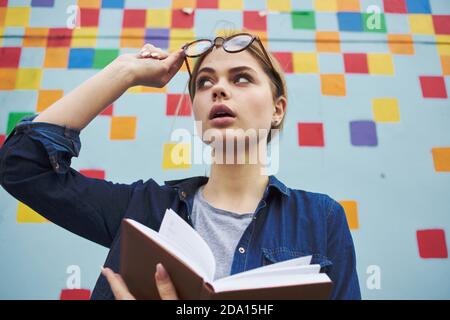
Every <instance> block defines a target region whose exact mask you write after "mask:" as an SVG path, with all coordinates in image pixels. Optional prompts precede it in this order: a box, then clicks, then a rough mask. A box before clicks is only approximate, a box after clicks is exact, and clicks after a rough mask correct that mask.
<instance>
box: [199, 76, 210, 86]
mask: <svg viewBox="0 0 450 320" xmlns="http://www.w3.org/2000/svg"><path fill="white" fill-rule="evenodd" d="M206 81H209V79H208V78H201V79H200V80H198V82H197V87H198V88H202V87H203V86H204V84H205V82H206ZM210 82H211V81H210Z"/></svg>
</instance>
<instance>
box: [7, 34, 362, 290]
mask: <svg viewBox="0 0 450 320" xmlns="http://www.w3.org/2000/svg"><path fill="white" fill-rule="evenodd" d="M186 56H191V57H197V58H198V59H197V62H196V65H195V67H194V69H193V70H192V72H191V70H190V68H189V65H188V70H189V74H190V82H189V93H190V97H191V101H192V107H193V113H194V116H195V120H196V121H198V122H199V123H200V124H201V125H202V126H201V128H202V129H201V132H199V135H200V136H201V137H203V133H205V132H206V131H208V130H213V131H214V132H215V133H218V134H219V135H221V137H223V139H224V141H238V140H239V139H245V141H247V138H246V137H245V136H243V135H242V131H246V130H258V132H261V131H262V132H263V134H262V135H259V136H258V138H257V140H256V144H253V145H251V144H250V143H249V144H248V145H245V148H244V149H242V150H241V149H239V150H237V149H236V148H233V149H234V150H235V151H237V153H238V152H240V153H243V158H244V159H245V161H244V162H243V163H242V162H237V161H232V162H231V163H229V162H226V163H219V162H213V163H212V165H211V173H210V176H209V177H203V176H199V177H191V178H187V179H182V180H174V181H166V182H165V183H164V184H163V185H159V184H158V183H156V182H155V181H154V180H153V179H149V180H147V181H145V182H144V181H143V180H139V181H136V182H134V183H132V184H118V183H112V182H109V181H105V180H99V179H93V178H88V177H85V176H83V175H81V174H80V173H79V172H77V171H76V170H74V169H73V168H71V167H70V161H71V157H73V156H78V154H79V150H80V146H81V144H80V140H79V133H80V130H82V129H83V128H84V127H86V126H87V125H88V124H89V123H90V122H91V120H92V119H93V118H94V117H95V116H97V115H98V114H99V113H100V112H101V111H102V110H103V109H104V108H106V107H107V106H108V105H109V104H111V103H112V102H113V101H115V100H116V99H117V98H119V97H120V96H121V95H122V94H123V93H124V92H125V91H126V90H127V89H128V88H130V87H131V86H135V85H144V86H153V87H158V88H161V87H163V86H165V85H166V84H167V83H168V82H169V81H170V80H171V79H172V77H173V76H174V75H175V74H176V73H177V71H178V70H179V69H180V67H181V66H182V64H183V61H184V60H185V61H186V63H188V61H187V59H186ZM286 106H287V92H286V84H285V79H284V75H283V71H282V70H281V68H280V66H279V64H278V63H277V62H276V59H274V58H273V57H272V55H270V54H269V53H267V51H266V50H265V49H264V46H263V44H262V43H261V41H260V40H259V38H258V37H256V36H252V35H250V34H234V35H232V36H230V37H227V38H221V37H218V38H216V39H215V40H214V41H197V42H195V43H191V44H189V45H187V46H184V47H183V48H182V49H180V50H178V51H176V52H173V53H170V54H169V53H167V52H165V51H163V50H161V49H160V48H157V47H154V46H153V45H151V44H146V45H145V46H144V47H143V48H142V50H141V52H140V53H139V54H123V55H121V56H119V57H118V58H117V59H116V60H115V61H113V62H112V63H111V64H109V65H108V66H107V67H106V68H105V69H103V70H102V71H100V72H99V73H97V74H96V75H95V76H93V77H92V78H90V79H88V80H87V81H86V82H84V83H82V84H81V85H80V86H79V87H77V88H75V89H74V90H73V91H72V92H70V93H69V94H67V95H66V96H64V97H63V98H61V99H60V100H59V101H57V102H55V103H54V104H53V105H52V106H50V107H49V108H47V109H46V110H45V111H43V112H41V113H40V114H38V115H33V116H31V117H26V118H24V119H22V120H21V121H20V122H19V123H18V124H17V125H16V127H15V129H14V130H13V132H12V133H11V134H10V135H9V136H8V138H7V140H6V141H5V143H4V145H3V147H2V149H0V183H1V185H2V186H3V187H4V188H5V190H7V191H8V192H9V193H10V194H11V195H12V196H14V197H15V198H17V199H18V200H20V201H22V202H24V203H25V204H27V205H28V206H30V207H31V208H33V209H34V210H35V211H37V212H38V213H39V214H41V215H42V216H44V217H45V218H47V219H49V220H50V221H52V222H54V223H56V224H58V225H59V226H61V227H63V228H65V229H67V230H69V231H71V232H73V233H76V234H78V235H80V236H82V237H84V238H87V239H89V240H91V241H94V242H96V243H99V244H101V245H103V246H106V247H108V248H110V252H109V254H108V257H107V259H106V261H105V268H104V269H103V270H102V274H101V275H100V277H99V278H98V281H97V283H96V285H95V288H94V290H93V293H92V298H93V299H113V298H116V299H132V298H133V296H132V295H131V294H130V292H129V291H128V289H127V287H126V284H125V283H124V281H123V280H122V278H121V277H120V275H119V274H118V272H119V257H120V252H119V240H120V232H119V229H120V224H121V221H122V219H123V218H125V217H127V218H132V219H134V220H137V221H139V222H141V223H143V224H145V225H147V226H149V227H150V228H153V229H155V230H158V229H159V226H160V224H161V221H162V219H163V215H164V212H165V210H166V209H167V208H172V209H174V210H175V212H177V213H178V214H179V215H180V216H181V217H182V218H183V219H185V220H186V221H187V222H188V223H189V224H190V225H191V226H192V227H193V228H195V229H196V230H197V231H198V232H199V233H200V235H201V236H202V237H203V238H204V239H205V240H206V241H207V243H208V244H209V246H210V247H211V249H212V251H213V253H214V256H215V258H216V260H217V267H218V270H217V272H216V275H215V278H216V279H217V278H221V277H225V276H227V275H230V274H235V273H238V272H243V271H246V270H250V269H253V268H257V267H260V266H262V265H265V264H270V263H275V262H279V261H283V260H287V259H292V258H296V257H299V256H304V255H312V256H313V260H312V263H318V264H320V265H321V267H322V269H321V271H322V272H326V273H327V274H328V275H329V277H330V278H331V279H332V281H333V283H334V286H333V289H332V293H331V296H330V298H331V299H360V298H361V295H360V289H359V284H358V276H357V272H356V258H355V250H354V245H353V241H352V237H351V233H350V230H349V228H348V225H347V220H346V217H345V213H344V210H343V208H342V206H341V205H340V204H339V203H338V202H336V201H335V200H333V199H332V198H330V197H329V196H327V195H325V194H320V193H313V192H307V191H303V190H297V189H292V188H289V187H287V186H286V185H284V184H283V183H282V182H281V181H279V180H278V179H277V178H275V176H273V175H265V174H262V172H263V171H262V170H261V169H262V166H263V162H262V161H261V159H258V161H256V162H255V161H253V162H250V161H248V160H249V155H250V152H251V151H252V150H253V149H254V148H257V147H260V146H262V145H263V146H264V145H266V144H267V143H269V142H270V139H271V137H272V132H271V131H269V130H270V129H281V128H282V126H283V121H284V118H285V113H286ZM239 129H241V130H239ZM204 142H205V143H208V144H210V143H211V140H208V139H206V138H205V139H204ZM224 145H226V143H225V144H224ZM213 151H214V155H218V154H223V151H225V152H228V150H225V149H220V150H218V148H215V149H214V148H213ZM238 155H239V154H235V155H234V158H233V159H236V156H238ZM155 279H156V283H157V287H158V290H159V293H160V295H161V298H163V299H177V298H178V297H177V293H176V288H175V287H174V286H173V284H172V282H171V281H170V275H169V274H168V273H167V272H166V271H165V270H164V267H163V266H162V265H161V264H159V265H158V266H157V272H156V273H155Z"/></svg>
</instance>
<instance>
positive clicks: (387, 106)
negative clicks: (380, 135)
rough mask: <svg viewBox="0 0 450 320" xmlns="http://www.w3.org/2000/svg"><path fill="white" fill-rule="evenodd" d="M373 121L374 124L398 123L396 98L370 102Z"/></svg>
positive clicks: (378, 99)
mask: <svg viewBox="0 0 450 320" xmlns="http://www.w3.org/2000/svg"><path fill="white" fill-rule="evenodd" d="M372 112H373V119H374V120H375V121H376V122H399V121H400V110H399V108H398V100H397V99H396V98H376V99H373V100H372Z"/></svg>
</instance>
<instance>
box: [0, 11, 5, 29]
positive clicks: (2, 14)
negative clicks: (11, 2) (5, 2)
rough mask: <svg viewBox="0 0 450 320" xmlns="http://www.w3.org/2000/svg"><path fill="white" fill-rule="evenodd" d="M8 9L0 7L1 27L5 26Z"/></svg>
mask: <svg viewBox="0 0 450 320" xmlns="http://www.w3.org/2000/svg"><path fill="white" fill-rule="evenodd" d="M5 19H6V7H0V26H4V25H5Z"/></svg>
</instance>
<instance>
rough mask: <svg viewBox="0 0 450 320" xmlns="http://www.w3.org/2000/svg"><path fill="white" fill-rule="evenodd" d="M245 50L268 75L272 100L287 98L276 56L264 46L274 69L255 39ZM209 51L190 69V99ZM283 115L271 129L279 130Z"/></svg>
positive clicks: (269, 136) (232, 32) (269, 138)
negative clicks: (281, 97)
mask: <svg viewBox="0 0 450 320" xmlns="http://www.w3.org/2000/svg"><path fill="white" fill-rule="evenodd" d="M244 32H247V31H244ZM226 33H227V34H225V35H223V37H224V38H227V37H230V36H232V35H234V34H237V33H240V32H237V31H228V32H226ZM248 33H251V32H248ZM246 50H247V51H248V52H249V53H250V54H251V55H252V56H253V57H254V58H255V60H256V61H257V62H258V63H259V65H260V66H261V67H262V69H263V70H264V72H265V73H266V74H267V76H268V77H269V79H270V87H271V89H272V97H273V102H274V103H275V101H276V100H277V99H278V98H279V97H280V96H284V97H285V98H286V100H287V87H286V79H285V77H284V71H283V69H282V68H281V66H280V64H279V63H278V60H277V59H276V58H274V56H273V55H272V54H271V53H270V52H269V51H268V50H267V48H266V51H267V54H268V56H269V58H270V60H271V62H272V65H273V68H274V69H275V70H273V69H272V68H271V66H270V62H269V61H268V60H267V58H266V56H265V54H264V52H263V51H262V49H261V46H260V45H259V43H258V42H257V41H256V40H255V41H253V42H252V44H251V45H250V46H249V47H247V48H246ZM211 52H212V51H210V52H208V53H207V54H204V55H202V56H200V57H198V58H197V59H196V62H195V66H194V68H193V70H192V77H191V79H190V80H189V95H190V98H191V101H194V96H195V89H196V88H195V82H196V79H197V75H198V71H199V68H200V66H201V64H202V62H203V60H204V59H205V58H206V56H207V55H208V54H210V53H211ZM285 111H286V110H285ZM285 117H286V114H285V116H284V117H283V119H282V120H281V122H280V123H279V124H278V125H276V126H272V127H271V129H278V130H281V129H282V128H283V123H284V118H285ZM270 140H271V132H269V135H268V137H267V143H269V142H270Z"/></svg>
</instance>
